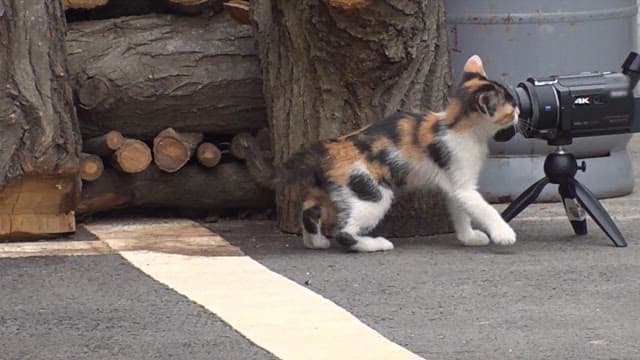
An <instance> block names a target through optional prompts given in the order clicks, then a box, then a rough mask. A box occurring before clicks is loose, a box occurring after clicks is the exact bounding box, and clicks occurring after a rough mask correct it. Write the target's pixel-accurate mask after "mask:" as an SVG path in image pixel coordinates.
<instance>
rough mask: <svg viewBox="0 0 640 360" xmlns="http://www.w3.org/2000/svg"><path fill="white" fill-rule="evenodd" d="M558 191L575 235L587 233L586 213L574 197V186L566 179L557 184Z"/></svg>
mask: <svg viewBox="0 0 640 360" xmlns="http://www.w3.org/2000/svg"><path fill="white" fill-rule="evenodd" d="M558 193H559V194H560V197H562V205H564V211H565V213H566V214H567V219H569V222H571V227H572V228H573V232H575V234H576V235H586V234H587V214H586V213H585V212H584V209H582V206H580V203H579V202H578V200H577V199H576V187H575V185H574V184H573V182H571V181H566V182H563V183H561V184H559V186H558Z"/></svg>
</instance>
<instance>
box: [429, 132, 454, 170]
mask: <svg viewBox="0 0 640 360" xmlns="http://www.w3.org/2000/svg"><path fill="white" fill-rule="evenodd" d="M427 151H428V152H429V156H430V157H431V159H433V161H434V162H435V163H436V164H438V166H439V167H440V168H442V169H447V168H449V165H450V163H451V152H450V151H449V148H448V147H447V145H446V144H445V143H444V142H443V141H442V140H437V139H436V140H434V141H433V142H432V143H431V144H429V146H427Z"/></svg>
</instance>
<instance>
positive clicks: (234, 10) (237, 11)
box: [224, 0, 251, 25]
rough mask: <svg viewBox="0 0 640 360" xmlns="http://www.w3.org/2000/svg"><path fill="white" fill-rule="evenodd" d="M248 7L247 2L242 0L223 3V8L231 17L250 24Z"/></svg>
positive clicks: (241, 22)
mask: <svg viewBox="0 0 640 360" xmlns="http://www.w3.org/2000/svg"><path fill="white" fill-rule="evenodd" d="M250 8H251V6H250V5H249V2H248V1H243V0H230V1H225V3H224V9H225V10H226V11H227V12H228V13H229V15H230V16H231V18H232V19H233V20H235V21H236V22H238V23H240V24H244V25H248V24H251V18H250V16H249V9H250Z"/></svg>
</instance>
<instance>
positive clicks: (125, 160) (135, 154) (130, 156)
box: [113, 139, 152, 174]
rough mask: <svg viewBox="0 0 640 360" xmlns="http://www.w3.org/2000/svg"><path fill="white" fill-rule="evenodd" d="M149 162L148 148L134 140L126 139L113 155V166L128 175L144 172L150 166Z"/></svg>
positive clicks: (149, 151) (150, 158) (149, 150)
mask: <svg viewBox="0 0 640 360" xmlns="http://www.w3.org/2000/svg"><path fill="white" fill-rule="evenodd" d="M151 160H152V156H151V149H150V148H149V146H147V144H145V143H144V142H142V141H140V140H135V139H126V140H125V142H124V144H123V145H122V146H121V147H120V148H119V149H118V150H116V152H115V153H113V165H114V166H115V167H116V168H118V169H119V170H121V171H123V172H126V173H129V174H135V173H139V172H141V171H143V170H145V169H146V168H147V167H149V164H151Z"/></svg>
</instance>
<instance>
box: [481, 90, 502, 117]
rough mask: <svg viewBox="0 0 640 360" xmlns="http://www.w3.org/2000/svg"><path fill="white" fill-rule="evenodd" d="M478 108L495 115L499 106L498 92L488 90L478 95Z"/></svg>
mask: <svg viewBox="0 0 640 360" xmlns="http://www.w3.org/2000/svg"><path fill="white" fill-rule="evenodd" d="M478 108H479V109H480V112H482V113H484V114H487V115H489V116H493V114H495V113H496V109H497V108H498V94H496V93H495V92H494V91H487V92H483V93H482V94H480V95H478Z"/></svg>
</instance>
